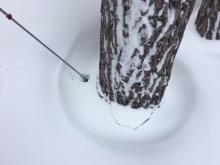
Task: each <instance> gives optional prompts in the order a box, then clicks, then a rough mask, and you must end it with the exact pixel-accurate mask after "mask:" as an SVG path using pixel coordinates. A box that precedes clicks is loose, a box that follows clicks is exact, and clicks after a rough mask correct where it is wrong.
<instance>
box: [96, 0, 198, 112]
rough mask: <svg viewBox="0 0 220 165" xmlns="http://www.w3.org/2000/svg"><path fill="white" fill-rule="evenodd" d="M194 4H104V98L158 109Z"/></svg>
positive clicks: (164, 0)
mask: <svg viewBox="0 0 220 165" xmlns="http://www.w3.org/2000/svg"><path fill="white" fill-rule="evenodd" d="M194 3H195V0H102V6H101V35H100V37H101V38H100V63H99V82H98V85H99V87H100V88H99V94H100V95H101V97H104V98H105V99H107V100H108V101H110V102H117V103H119V104H121V105H124V106H126V105H129V106H131V107H132V108H141V107H142V108H145V109H147V108H149V107H150V108H151V107H154V106H158V105H159V103H160V101H161V99H162V97H163V95H164V91H165V89H166V87H167V85H168V81H169V79H170V75H171V70H172V66H173V62H174V58H175V55H176V53H177V50H178V48H179V45H180V43H181V40H182V38H183V34H184V31H185V27H186V25H187V22H188V20H189V17H190V15H191V13H192V10H193V7H194Z"/></svg>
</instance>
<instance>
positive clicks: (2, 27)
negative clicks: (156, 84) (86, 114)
mask: <svg viewBox="0 0 220 165" xmlns="http://www.w3.org/2000/svg"><path fill="white" fill-rule="evenodd" d="M199 3H200V2H199ZM199 3H198V4H199ZM51 4H53V6H51ZM0 6H1V7H2V8H4V9H5V10H7V11H11V12H13V14H14V17H15V18H16V19H18V20H19V21H20V22H22V23H23V24H24V25H26V26H27V27H28V29H30V30H31V31H33V32H34V33H35V34H36V35H37V36H39V38H41V39H42V40H44V41H45V42H47V43H48V44H49V45H51V47H52V48H54V49H55V50H56V51H57V52H59V53H60V54H61V55H62V56H63V57H67V56H69V55H70V54H71V52H72V51H73V45H74V43H75V39H76V38H77V37H78V35H79V34H80V33H81V32H82V31H84V30H86V29H88V27H94V28H93V29H96V32H98V28H96V27H98V25H97V23H98V22H99V8H100V1H99V0H93V1H91V0H80V1H76V0H64V1H58V0H53V1H52V0H47V1H42V0H39V1H32V0H31V1H30V0H29V1H28V0H18V1H12V0H7V1H6V0H2V1H1V4H0ZM197 9H198V7H197V8H196V10H197ZM39 18H40V19H39ZM194 21H195V14H194V15H193V16H192V18H191V22H190V24H189V26H188V28H187V31H186V33H185V37H184V40H183V43H182V45H181V47H180V50H179V52H178V55H177V60H178V61H181V62H182V63H184V68H185V69H184V71H187V73H188V74H187V75H188V77H185V75H186V74H185V72H183V73H182V74H181V73H180V72H177V73H179V74H181V75H183V76H184V78H185V79H186V82H187V81H188V82H187V84H191V85H192V86H193V89H192V90H191V91H186V92H184V93H187V97H188V99H189V104H191V105H192V108H191V111H192V112H190V117H189V118H188V119H187V121H186V122H185V123H184V124H183V125H182V127H181V129H179V130H178V131H177V132H176V133H175V134H173V135H172V136H171V137H169V138H168V139H166V140H163V141H160V142H157V143H153V144H148V145H144V146H142V147H140V146H137V147H135V146H127V147H125V146H109V145H105V144H99V143H97V141H93V140H91V139H90V138H88V137H87V136H85V135H84V134H82V133H81V132H80V131H79V130H78V129H77V128H76V127H75V126H74V125H73V124H72V122H71V120H68V117H67V116H66V113H65V112H64V107H63V106H62V104H61V101H60V87H59V81H60V80H59V79H60V76H59V73H60V69H61V64H60V63H59V62H58V61H57V60H56V59H55V58H53V57H52V56H51V55H50V54H49V53H48V52H47V50H45V49H44V48H42V47H41V46H40V45H38V44H37V43H36V42H35V41H33V40H32V39H31V38H30V37H29V36H27V35H26V34H24V33H23V32H22V31H21V30H20V29H18V28H17V27H16V26H14V25H13V24H11V23H10V22H8V21H7V20H5V19H4V17H3V16H1V15H0V50H1V53H0V164H4V165H29V164H31V165H56V164H57V165H60V164H64V165H72V164H80V165H93V164H94V165H97V164H98V165H99V164H104V163H105V164H109V165H110V164H121V165H133V164H138V165H142V164H143V165H146V164H151V165H176V164H178V165H186V164H187V165H195V164H200V165H207V164H210V165H219V164H220V158H219V153H220V142H219V139H220V130H219V125H220V120H219V116H220V111H219V110H220V102H219V98H220V87H219V85H218V84H220V77H219V76H218V72H219V70H220V46H219V45H220V42H219V41H218V42H217V41H206V40H204V39H201V38H200V37H199V36H198V34H197V33H196V32H195V27H194ZM90 48H92V47H90ZM82 58H83V57H82ZM81 60H82V59H81ZM75 62H76V64H77V67H78V68H80V69H82V71H83V72H87V67H86V66H85V67H84V66H78V63H77V61H75ZM176 68H178V62H177V63H176ZM184 89H185V88H184Z"/></svg>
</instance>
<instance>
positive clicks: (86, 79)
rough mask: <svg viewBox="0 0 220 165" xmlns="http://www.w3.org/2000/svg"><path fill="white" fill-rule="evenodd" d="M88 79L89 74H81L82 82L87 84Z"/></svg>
mask: <svg viewBox="0 0 220 165" xmlns="http://www.w3.org/2000/svg"><path fill="white" fill-rule="evenodd" d="M89 79H90V75H89V74H83V77H82V78H81V80H82V82H88V81H89Z"/></svg>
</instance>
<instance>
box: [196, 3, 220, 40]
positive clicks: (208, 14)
mask: <svg viewBox="0 0 220 165" xmlns="http://www.w3.org/2000/svg"><path fill="white" fill-rule="evenodd" d="M196 29H197V31H198V32H199V34H200V35H201V36H202V37H205V38H207V39H210V40H211V39H217V40H220V0H203V2H202V5H201V7H200V10H199V13H198V16H197V19H196Z"/></svg>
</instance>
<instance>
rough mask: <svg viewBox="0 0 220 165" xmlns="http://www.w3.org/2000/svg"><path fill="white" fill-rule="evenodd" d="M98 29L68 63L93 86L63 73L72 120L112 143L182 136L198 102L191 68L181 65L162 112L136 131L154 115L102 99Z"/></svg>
mask: <svg viewBox="0 0 220 165" xmlns="http://www.w3.org/2000/svg"><path fill="white" fill-rule="evenodd" d="M97 29H98V28H97V26H94V27H90V28H89V29H88V30H85V31H83V32H82V33H80V34H79V35H78V37H77V38H76V40H75V42H74V43H73V45H72V48H71V50H70V53H69V56H68V59H67V60H68V61H69V62H70V63H71V64H72V65H74V66H75V67H77V68H78V69H79V70H80V71H82V72H83V73H85V74H88V75H89V76H90V79H89V82H87V83H85V82H82V81H81V80H80V78H79V77H78V76H77V75H76V74H74V73H73V72H72V71H70V70H69V69H68V68H67V67H66V66H64V65H63V66H62V67H61V70H60V75H59V93H60V99H61V102H62V105H63V110H64V111H65V113H66V114H67V116H68V118H69V119H70V120H71V121H72V122H73V123H74V125H75V126H76V127H77V128H78V129H79V130H80V131H81V132H83V133H84V134H85V135H88V136H89V137H91V138H93V139H95V140H98V141H99V142H102V143H107V144H120V145H123V144H124V145H126V146H127V145H136V144H141V145H142V144H149V143H152V142H159V141H162V140H164V139H167V138H168V137H170V136H172V135H174V134H175V133H176V132H178V130H180V128H181V127H182V126H183V125H184V123H185V122H186V120H187V118H188V117H189V116H190V113H191V112H192V110H193V106H194V104H195V101H196V100H195V99H196V91H195V86H194V81H193V79H192V75H191V73H190V70H189V69H188V68H187V66H186V65H185V64H184V63H183V62H181V61H178V59H177V60H176V62H175V65H174V68H173V74H172V77H171V80H170V83H169V86H168V88H167V90H166V93H165V96H164V98H163V101H162V104H161V107H160V108H158V109H155V112H154V114H153V115H152V117H151V119H150V120H149V121H148V122H146V123H145V124H144V125H142V126H141V127H140V128H139V129H136V130H134V129H131V128H135V127H136V126H139V125H140V124H141V123H142V122H143V121H145V120H146V119H148V118H149V116H150V111H149V110H145V111H142V110H140V111H137V110H129V108H121V107H120V106H115V104H113V105H111V104H109V103H107V102H105V101H104V100H103V99H101V98H100V97H99V95H98V93H97V88H96V82H97V74H98V62H99V39H98V36H99V34H98V30H97ZM118 123H120V124H122V125H124V126H119V124H118ZM129 127H130V128H129Z"/></svg>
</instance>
